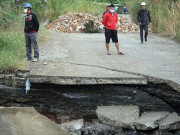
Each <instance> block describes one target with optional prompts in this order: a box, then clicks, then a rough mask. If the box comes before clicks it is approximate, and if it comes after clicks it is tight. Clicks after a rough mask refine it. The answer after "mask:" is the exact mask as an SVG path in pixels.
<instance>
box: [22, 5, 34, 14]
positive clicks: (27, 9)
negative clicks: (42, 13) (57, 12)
mask: <svg viewBox="0 0 180 135" xmlns="http://www.w3.org/2000/svg"><path fill="white" fill-rule="evenodd" d="M31 9H32V5H31V4H30V3H26V4H25V5H24V13H29V12H30V11H31Z"/></svg>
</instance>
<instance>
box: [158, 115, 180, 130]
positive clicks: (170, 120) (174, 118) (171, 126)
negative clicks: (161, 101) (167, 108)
mask: <svg viewBox="0 0 180 135" xmlns="http://www.w3.org/2000/svg"><path fill="white" fill-rule="evenodd" d="M159 129H160V130H166V131H171V130H177V129H180V116H178V115H177V113H175V112H174V113H171V114H169V115H168V116H167V117H166V118H165V119H164V120H163V121H162V122H160V124H159Z"/></svg>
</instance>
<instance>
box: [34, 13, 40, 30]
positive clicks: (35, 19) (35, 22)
mask: <svg viewBox="0 0 180 135" xmlns="http://www.w3.org/2000/svg"><path fill="white" fill-rule="evenodd" d="M34 24H35V26H36V32H38V30H39V21H38V18H37V15H36V14H34Z"/></svg>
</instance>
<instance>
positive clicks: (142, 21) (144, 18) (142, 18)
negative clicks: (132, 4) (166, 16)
mask: <svg viewBox="0 0 180 135" xmlns="http://www.w3.org/2000/svg"><path fill="white" fill-rule="evenodd" d="M137 20H138V23H139V26H140V37H141V44H143V29H144V30H145V42H147V35H148V22H150V25H151V26H152V24H151V16H150V13H149V11H148V10H147V9H146V3H145V2H142V3H141V9H140V10H139V12H138V15H137Z"/></svg>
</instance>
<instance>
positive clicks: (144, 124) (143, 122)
mask: <svg viewBox="0 0 180 135" xmlns="http://www.w3.org/2000/svg"><path fill="white" fill-rule="evenodd" d="M168 114H169V112H145V113H143V114H142V115H141V117H140V118H139V119H138V120H136V121H134V125H135V126H136V128H137V129H138V130H153V129H156V128H158V126H159V124H158V122H159V121H161V120H162V119H163V118H165V117H167V115H168Z"/></svg>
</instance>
